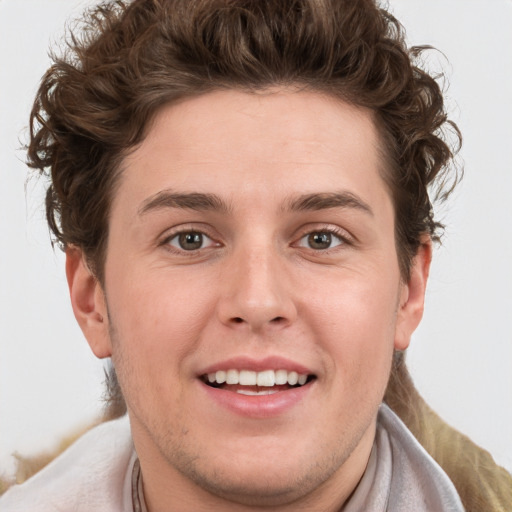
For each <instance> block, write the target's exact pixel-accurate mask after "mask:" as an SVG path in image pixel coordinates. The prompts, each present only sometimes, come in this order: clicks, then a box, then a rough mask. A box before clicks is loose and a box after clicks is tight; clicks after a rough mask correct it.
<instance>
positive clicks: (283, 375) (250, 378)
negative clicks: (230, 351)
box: [201, 369, 316, 396]
mask: <svg viewBox="0 0 512 512" xmlns="http://www.w3.org/2000/svg"><path fill="white" fill-rule="evenodd" d="M315 379H316V376H315V375H313V374H306V373H298V372H295V371H288V370H284V369H280V370H272V369H269V370H263V371H259V372H257V371H252V370H238V369H229V370H218V371H216V372H211V373H207V374H204V375H202V376H201V380H202V381H203V382H204V383H205V384H206V385H207V386H210V387H212V388H218V389H223V390H225V391H231V392H233V393H238V394H240V395H247V396H263V395H272V394H275V393H279V392H283V391H288V390H291V389H296V388H300V387H302V386H306V385H307V384H309V383H310V382H312V381H313V380H315Z"/></svg>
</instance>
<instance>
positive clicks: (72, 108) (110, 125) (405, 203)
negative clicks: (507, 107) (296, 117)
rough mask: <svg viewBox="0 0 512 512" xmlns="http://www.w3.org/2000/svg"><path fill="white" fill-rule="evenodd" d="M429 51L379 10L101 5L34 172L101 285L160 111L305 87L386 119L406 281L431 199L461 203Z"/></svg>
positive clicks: (274, 4)
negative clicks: (131, 163) (194, 101)
mask: <svg viewBox="0 0 512 512" xmlns="http://www.w3.org/2000/svg"><path fill="white" fill-rule="evenodd" d="M423 49H424V48H422V47H412V48H408V47H407V45H406V43H405V39H404V32H403V29H402V27H401V25H400V24H399V22H398V21H397V20H396V19H395V18H394V17H393V16H392V15H391V14H389V13H388V12H387V11H385V10H384V9H382V8H380V7H379V6H378V5H376V3H375V2H374V1H373V0H357V1H355V0H193V1H190V0H135V1H133V2H131V3H126V2H123V1H121V0H118V1H111V2H104V3H102V4H101V5H100V6H99V7H96V8H95V9H93V10H91V11H89V12H88V14H87V15H86V16H85V17H84V19H83V21H82V24H81V25H79V26H78V30H77V31H76V32H75V34H72V35H71V37H70V38H69V41H68V49H67V51H66V52H65V53H64V55H63V56H60V57H57V56H53V58H54V64H53V66H52V67H51V68H50V69H49V70H48V72H47V73H46V74H45V76H44V77H43V79H42V83H41V86H40V88H39V91H38V93H37V97H36V101H35V103H34V107H33V110H32V113H31V120H30V126H31V139H30V144H29V146H28V164H29V165H30V166H31V167H34V168H37V169H40V170H41V172H42V173H49V174H50V175H51V185H50V186H49V188H48V191H47V197H46V208H47V218H48V222H49V225H50V228H51V231H52V232H53V235H54V240H55V241H56V242H57V243H59V244H60V245H61V246H62V247H63V248H66V247H67V246H69V245H75V246H78V247H80V248H81V249H82V250H83V251H84V253H85V255H86V257H87V258H88V263H89V265H90V267H91V269H92V271H93V272H94V273H95V275H96V277H97V278H98V279H99V280H100V281H102V280H103V262H104V257H105V247H106V241H107V237H108V216H109V206H110V203H111V200H112V195H113V194H114V191H115V183H116V179H117V177H118V174H119V172H118V171H119V164H120V162H121V161H122V159H123V157H124V156H125V155H126V154H127V152H129V151H130V149H132V148H134V146H135V145H137V144H138V143H140V142H141V141H142V139H143V138H144V134H145V129H146V127H147V126H148V123H149V122H150V120H151V119H152V117H153V116H154V115H155V113H156V112H157V111H158V110H159V108H161V107H162V106H163V105H164V104H166V103H169V102H172V101H175V100H177V99H179V98H183V97H190V96H194V95H200V94H204V93H205V92H208V91H212V90H218V89H238V90H243V91H246V92H258V91H261V90H264V89H268V88H269V87H276V86H290V85H293V86H298V87H299V88H303V89H307V90H313V91H319V92H322V93H328V94H330V95H332V96H334V97H337V98H340V99H342V100H344V101H348V102H349V103H352V104H354V105H357V106H361V107H366V108H369V109H371V110H372V111H373V112H374V114H375V119H376V123H377V125H378V127H379V129H380V133H381V138H382V150H383V151H382V152H383V154H384V158H383V159H384V160H385V162H386V163H387V166H386V168H387V170H386V171H385V176H384V179H385V181H386V182H387V184H388V186H389V188H390V191H391V195H392V198H393V202H394V206H395V216H396V246H397V250H398V256H399V262H400V269H401V273H402V276H403V277H404V278H405V279H407V277H408V273H409V267H410V264H411V259H412V257H413V256H414V255H415V253H416V251H417V248H418V245H419V243H420V238H421V236H422V235H424V234H428V235H430V236H431V238H433V239H436V238H438V236H439V229H440V228H441V227H442V226H441V224H439V223H438V222H437V221H436V220H434V215H433V209H432V204H431V201H430V198H429V191H428V188H429V186H431V185H433V184H434V183H443V184H445V187H444V189H442V192H441V193H442V195H444V196H446V195H447V194H448V193H449V192H450V190H451V188H452V185H453V184H454V183H455V182H456V181H457V177H456V173H455V174H454V173H452V172H451V171H450V166H449V165H447V164H448V163H449V162H450V160H451V158H452V156H453V147H454V146H458V145H459V143H460V136H459V132H458V129H457V127H456V126H455V125H454V124H453V123H452V122H451V121H449V120H448V119H447V115H446V112H445V108H444V104H443V95H442V92H441V90H440V87H439V85H438V82H437V81H436V80H435V79H434V78H433V77H432V76H430V75H429V74H428V73H427V72H425V71H423V70H422V69H420V67H419V66H418V65H417V61H418V59H419V56H420V54H421V52H422V51H423ZM447 128H448V129H450V130H449V131H451V132H452V133H454V134H455V138H454V144H452V145H449V144H448V143H447V139H446V137H444V136H443V132H446V129H447ZM446 182H448V183H449V184H448V186H446Z"/></svg>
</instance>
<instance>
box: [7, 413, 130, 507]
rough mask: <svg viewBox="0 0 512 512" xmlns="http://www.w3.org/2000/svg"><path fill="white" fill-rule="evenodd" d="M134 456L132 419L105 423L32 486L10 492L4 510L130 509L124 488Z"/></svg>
mask: <svg viewBox="0 0 512 512" xmlns="http://www.w3.org/2000/svg"><path fill="white" fill-rule="evenodd" d="M134 458H135V452H134V448H133V443H132V439H131V434H130V425H129V422H128V418H127V417H123V418H120V419H117V420H113V421H109V422H106V423H102V424H101V425H99V426H97V427H95V428H93V429H92V430H90V431H89V432H87V433H86V434H85V435H83V436H82V437H81V438H80V439H78V441H76V442H75V443H74V444H73V445H72V446H70V447H69V448H68V449H67V450H66V451H65V452H64V453H62V454H61V455H60V456H59V457H57V458H56V459H55V460H53V461H52V462H51V463H50V464H48V466H46V467H45V468H44V469H43V470H41V471H40V472H39V473H37V474H36V475H34V476H33V477H32V478H30V479H29V480H27V482H25V483H23V484H21V485H16V486H14V487H12V488H11V489H10V490H9V491H7V492H6V493H5V494H4V496H2V498H1V499H0V508H1V509H2V511H5V512H18V511H19V512H21V511H26V510H31V511H34V512H51V511H57V510H59V511H61V510H74V511H76V512H81V511H84V512H85V511H86V510H88V511H89V510H104V511H108V512H111V511H112V512H113V511H117V510H119V511H121V510H127V509H126V507H124V506H123V503H122V500H123V494H124V493H123V489H124V487H125V485H126V480H127V476H129V468H130V467H131V465H132V464H133V460H134ZM128 510H129V509H128Z"/></svg>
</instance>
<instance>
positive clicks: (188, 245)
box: [168, 231, 212, 251]
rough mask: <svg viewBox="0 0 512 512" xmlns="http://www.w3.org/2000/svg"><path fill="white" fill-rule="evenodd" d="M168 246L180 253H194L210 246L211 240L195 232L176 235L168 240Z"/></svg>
mask: <svg viewBox="0 0 512 512" xmlns="http://www.w3.org/2000/svg"><path fill="white" fill-rule="evenodd" d="M168 244H169V245H171V246H172V247H175V248H176V249H181V250H182V251H196V250H198V249H203V248H204V247H205V246H207V245H211V244H212V240H211V238H209V237H208V236H206V235H205V234H203V233H199V232H197V231H185V232H183V233H178V234H177V235H175V236H173V237H172V238H170V239H169V242H168Z"/></svg>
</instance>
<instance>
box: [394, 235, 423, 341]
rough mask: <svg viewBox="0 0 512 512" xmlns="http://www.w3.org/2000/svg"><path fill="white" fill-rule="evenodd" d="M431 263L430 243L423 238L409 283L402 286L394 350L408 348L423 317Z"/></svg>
mask: <svg viewBox="0 0 512 512" xmlns="http://www.w3.org/2000/svg"><path fill="white" fill-rule="evenodd" d="M431 261H432V242H431V240H430V237H425V238H424V239H423V240H422V242H421V244H420V246H419V248H418V251H417V253H416V256H415V257H414V260H413V262H412V265H411V271H410V277H409V281H408V282H407V283H406V284H403V285H402V291H401V296H400V303H399V306H398V314H397V324H396V332H395V349H396V350H405V349H406V348H407V347H408V346H409V343H410V341H411V336H412V333H413V332H414V331H415V330H416V327H418V325H419V323H420V321H421V318H422V317H423V309H424V305H425V291H426V287H427V280H428V274H429V270H430V263H431Z"/></svg>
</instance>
